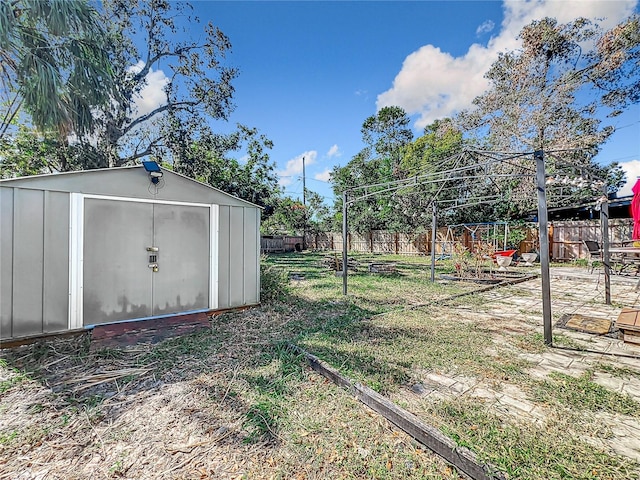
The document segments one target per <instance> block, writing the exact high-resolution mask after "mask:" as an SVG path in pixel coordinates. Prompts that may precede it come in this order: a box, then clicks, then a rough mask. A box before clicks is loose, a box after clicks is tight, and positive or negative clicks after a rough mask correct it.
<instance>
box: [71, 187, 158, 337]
mask: <svg viewBox="0 0 640 480" xmlns="http://www.w3.org/2000/svg"><path fill="white" fill-rule="evenodd" d="M84 213H85V216H84V218H85V220H84V255H83V263H84V269H83V284H84V285H83V297H84V301H83V317H84V320H83V322H84V325H92V324H98V323H107V322H113V321H118V320H128V319H132V318H142V317H147V316H150V315H151V280H152V279H151V275H152V271H151V269H150V268H149V267H148V257H147V251H146V248H147V247H149V246H151V245H152V241H153V236H152V234H153V204H151V203H135V202H120V201H112V200H101V199H91V198H87V199H86V200H85V210H84Z"/></svg>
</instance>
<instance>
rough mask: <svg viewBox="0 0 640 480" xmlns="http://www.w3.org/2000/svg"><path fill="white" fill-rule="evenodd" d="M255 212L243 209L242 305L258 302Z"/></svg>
mask: <svg viewBox="0 0 640 480" xmlns="http://www.w3.org/2000/svg"><path fill="white" fill-rule="evenodd" d="M256 210H257V209H255V208H245V209H244V211H245V215H244V222H245V227H244V232H245V235H244V303H245V304H246V305H248V304H252V303H258V302H259V294H258V288H259V287H258V284H259V275H258V274H257V273H258V271H257V269H256V265H258V270H259V264H260V255H259V251H260V243H259V241H260V236H259V223H258V222H259V220H257V219H256V214H255V213H256Z"/></svg>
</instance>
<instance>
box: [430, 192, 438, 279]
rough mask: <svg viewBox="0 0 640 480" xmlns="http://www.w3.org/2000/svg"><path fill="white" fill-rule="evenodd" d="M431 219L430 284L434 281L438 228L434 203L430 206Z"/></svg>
mask: <svg viewBox="0 0 640 480" xmlns="http://www.w3.org/2000/svg"><path fill="white" fill-rule="evenodd" d="M431 207H432V212H433V219H432V220H431V283H435V281H436V230H437V226H438V216H437V213H438V208H437V206H436V202H435V200H434V202H433V203H432V204H431Z"/></svg>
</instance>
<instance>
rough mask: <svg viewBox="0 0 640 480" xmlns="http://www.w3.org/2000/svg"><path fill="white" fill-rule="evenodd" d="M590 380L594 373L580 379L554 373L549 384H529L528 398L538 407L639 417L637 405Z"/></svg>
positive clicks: (547, 381) (627, 397)
mask: <svg viewBox="0 0 640 480" xmlns="http://www.w3.org/2000/svg"><path fill="white" fill-rule="evenodd" d="M592 379H593V373H592V372H589V371H587V372H585V373H583V374H582V375H581V376H580V377H573V376H571V375H567V374H564V373H559V372H554V373H552V374H551V375H550V379H549V380H543V381H538V382H535V383H533V384H532V386H531V389H530V391H531V396H532V398H533V399H534V400H535V401H536V402H540V403H547V404H551V405H562V406H565V407H570V408H572V409H579V410H588V411H591V412H600V411H603V412H608V413H621V414H624V415H631V416H634V417H640V404H639V403H638V402H636V401H635V400H633V399H632V398H631V397H630V396H628V395H622V394H620V393H618V392H613V391H611V390H609V389H607V388H605V387H603V386H602V385H598V384H597V383H594V382H593V381H592Z"/></svg>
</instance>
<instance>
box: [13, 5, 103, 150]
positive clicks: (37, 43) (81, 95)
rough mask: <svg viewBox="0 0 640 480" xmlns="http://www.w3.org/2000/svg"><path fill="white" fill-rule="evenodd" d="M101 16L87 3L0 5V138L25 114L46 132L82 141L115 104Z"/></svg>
mask: <svg viewBox="0 0 640 480" xmlns="http://www.w3.org/2000/svg"><path fill="white" fill-rule="evenodd" d="M105 44H106V42H105V32H104V30H103V29H102V27H101V24H100V21H99V15H98V12H97V11H96V10H94V9H93V8H92V7H91V6H90V5H89V3H88V2H87V1H85V0H12V1H3V2H0V83H1V85H2V87H1V88H2V91H1V95H2V97H1V98H0V103H1V104H2V115H1V119H0V137H3V136H5V135H6V134H7V132H8V130H9V128H10V126H11V125H12V124H13V123H14V121H15V120H16V119H17V117H18V116H19V113H20V112H21V110H24V111H26V112H27V113H28V114H29V115H30V117H31V122H32V123H33V125H34V126H35V127H37V128H38V129H39V130H40V131H42V132H45V131H46V132H48V131H54V132H56V134H58V135H59V136H60V138H62V139H64V138H65V137H66V136H67V135H70V134H76V135H83V134H85V133H87V132H89V131H91V129H92V128H93V125H94V118H93V115H92V110H93V109H95V108H96V107H99V106H102V105H105V104H106V103H107V102H108V101H109V100H110V99H111V98H112V93H113V91H112V89H111V87H112V72H111V68H110V65H111V63H110V62H109V58H108V54H107V51H106V50H105V49H104V45H105Z"/></svg>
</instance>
